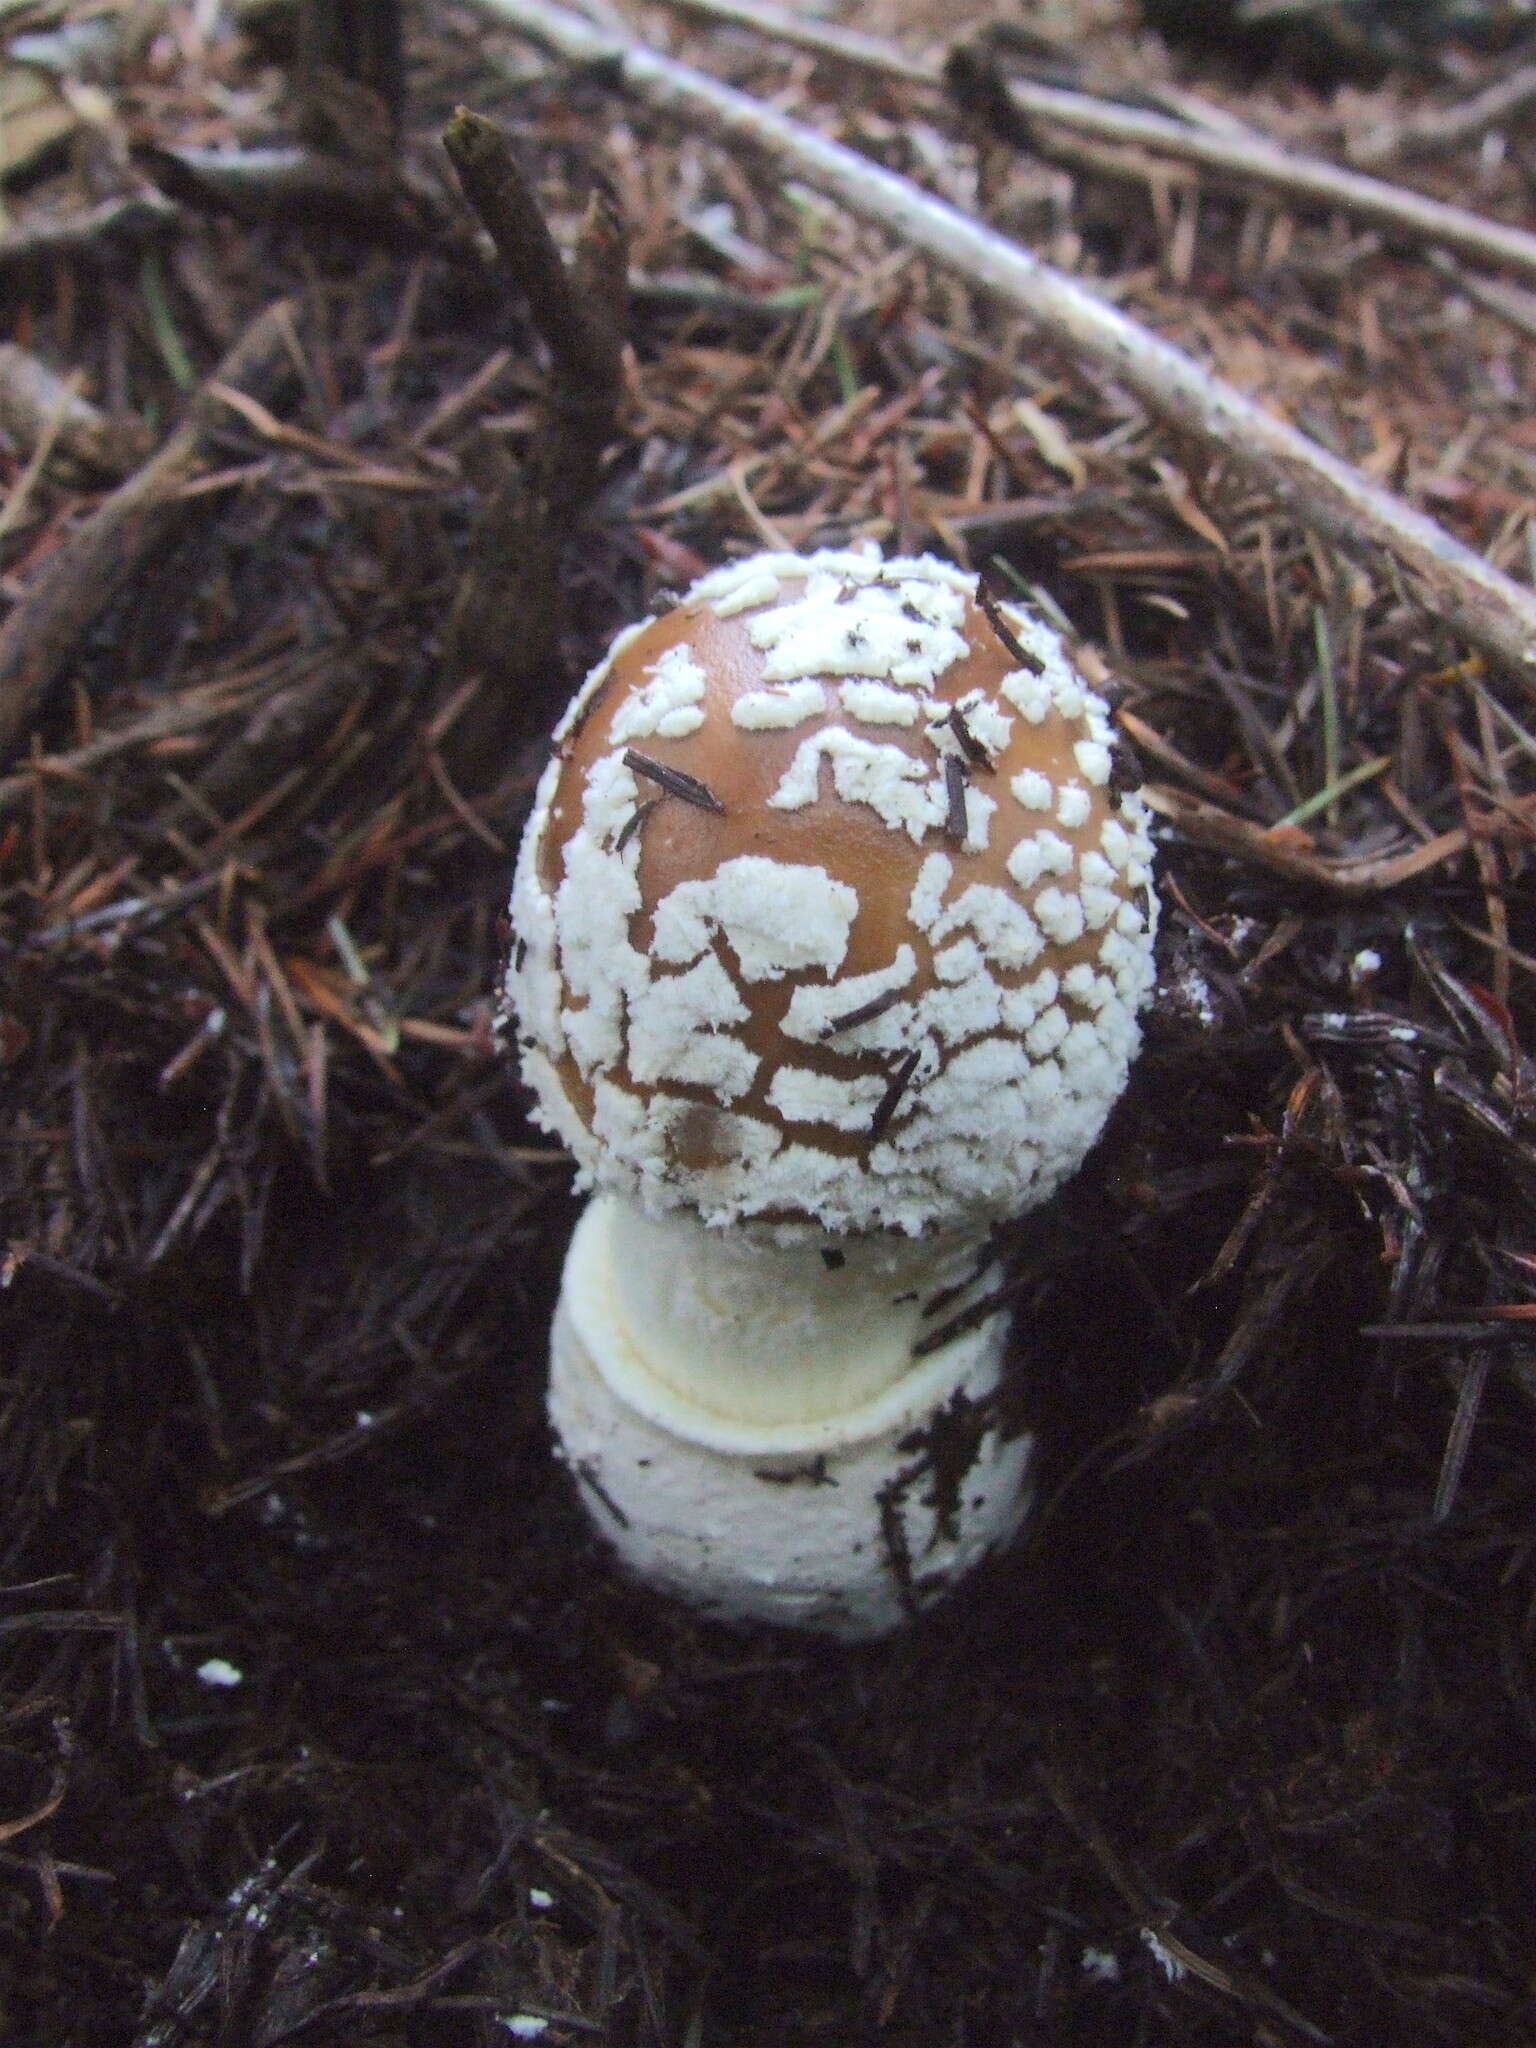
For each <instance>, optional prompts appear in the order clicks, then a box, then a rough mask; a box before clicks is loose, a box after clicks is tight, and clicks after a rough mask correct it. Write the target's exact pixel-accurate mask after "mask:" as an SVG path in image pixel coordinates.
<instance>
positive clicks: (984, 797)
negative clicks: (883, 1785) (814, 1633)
mask: <svg viewBox="0 0 1536 2048" xmlns="http://www.w3.org/2000/svg"><path fill="white" fill-rule="evenodd" d="M1150 863H1151V845H1150V841H1149V838H1148V833H1147V822H1146V811H1145V807H1144V805H1143V803H1142V800H1141V798H1140V796H1139V794H1137V793H1136V792H1135V791H1134V790H1130V789H1127V788H1126V787H1125V786H1124V778H1123V777H1122V776H1121V775H1120V774H1118V773H1117V763H1116V756H1115V741H1114V735H1113V733H1112V730H1111V727H1110V723H1109V718H1108V714H1107V711H1106V708H1105V705H1104V703H1103V701H1102V700H1101V699H1100V698H1099V697H1097V696H1096V695H1095V694H1094V693H1093V692H1092V690H1091V689H1089V687H1088V686H1087V684H1086V683H1085V682H1084V680H1083V678H1082V676H1081V675H1080V674H1079V673H1078V672H1077V670H1076V669H1075V667H1074V666H1073V664H1072V661H1071V659H1070V657H1069V655H1068V653H1067V651H1066V649H1065V647H1064V646H1063V644H1062V642H1061V640H1060V639H1059V638H1058V637H1057V635H1056V634H1055V633H1054V632H1052V631H1051V630H1050V629H1049V628H1048V627H1047V626H1046V625H1044V624H1043V623H1042V622H1041V621H1040V620H1039V619H1038V618H1036V617H1034V616H1032V615H1030V614H1027V613H1025V612H1023V611H1021V610H1017V609H1014V608H1011V607H1008V606H1004V605H1000V604H999V603H998V602H997V601H996V600H995V599H994V598H992V597H991V595H990V594H989V593H987V592H986V591H984V590H983V589H982V587H981V586H980V585H978V583H977V581H976V579H975V578H974V577H968V576H966V575H964V574H963V573H962V572H961V571H960V570H958V569H956V568H954V567H952V566H950V565H948V564H946V563H943V562H939V561H936V560H934V559H932V558H930V557H928V556H920V557H917V558H915V559H899V560H892V561H882V560H881V559H880V558H879V556H878V554H877V553H874V552H868V553H865V552H859V551H834V550H829V551H824V552H821V553H818V554H813V555H809V556H798V555H790V554H767V555H758V556H755V557H753V558H752V559H750V560H746V561H741V562H737V563H734V564H732V565H731V566H729V567H727V568H723V569H719V570H716V571H714V572H713V573H711V574H709V575H707V576H705V577H704V578H703V579H702V580H701V581H699V582H698V583H696V584H695V585H694V586H693V588H692V589H691V590H690V591H689V592H688V593H687V595H686V596H685V597H684V598H683V599H682V600H681V602H680V603H679V604H678V605H677V606H676V607H675V608H673V609H672V610H670V611H668V612H667V613H665V614H664V615H663V616H661V617H658V618H653V619H649V620H647V621H645V622H643V623H642V624H639V625H637V626H632V627H629V628H628V629H626V630H625V631H623V632H621V633H620V634H619V636H618V638H617V639H616V640H615V642H614V644H613V647H612V649H611V650H610V652H609V654H608V656H607V658H606V659H605V660H604V661H603V662H602V663H600V665H599V666H598V667H597V668H596V669H595V670H594V671H593V673H592V674H591V675H590V676H589V677H588V678H587V681H586V683H585V685H584V686H583V688H582V689H581V690H580V692H579V693H578V695H577V697H576V699H575V701H574V702H573V704H572V705H571V707H570V709H569V711H568V712H567V714H566V716H565V718H564V720H563V721H562V723H561V725H560V726H559V727H558V728H557V731H556V734H555V752H554V757H553V759H552V760H551V761H550V763H549V766H548V768H547V770H546V771H545V774H544V777H543V779H542V781H541V783H540V786H539V790H538V794H537V797H536V800H535V803H534V808H533V812H532V815H531V818H530V820H529V823H528V827H527V831H526V833H525V836H524V839H523V843H522V849H521V853H520V856H519V861H518V870H517V878H516V882H515V885H514V889H513V895H512V905H511V915H512V926H513V934H514V943H513V949H512V957H511V963H510V966H509V969H508V973H507V983H506V993H507V1020H506V1021H508V1022H509V1023H510V1022H511V1021H513V1020H515V1026H516V1031H517V1036H518V1042H519V1045H520V1048H521V1053H522V1064H523V1073H524V1076H525V1078H526V1080H527V1082H528V1083H529V1084H530V1085H531V1087H532V1090H533V1093H534V1096H535V1098H536V1107H535V1112H534V1113H535V1115H536V1116H537V1117H538V1119H539V1121H540V1122H541V1123H542V1124H543V1125H544V1126H545V1127H546V1128H547V1129H549V1130H550V1131H552V1132H554V1133H556V1134H557V1135H558V1136H559V1137H560V1138H562V1139H563V1140H564V1142H565V1143H566V1144H567V1145H568V1146H569V1148H570V1149H571V1151H572V1152H573V1153H574V1154H575V1157H576V1160H577V1162H578V1165H579V1168H580V1173H581V1177H582V1181H583V1183H584V1184H585V1185H588V1186H591V1187H593V1188H595V1190H596V1193H595V1195H594V1197H593V1199H592V1201H591V1202H590V1204H589V1205H588V1207H587V1208H586V1210H585V1212H584V1214H583V1216H582V1218H581V1220H580V1222H579V1224H578V1227H577V1229H576V1233H575V1236H574V1239H573V1242H572V1245H571V1248H570V1253H569V1257H568V1259H567V1263H566V1268H565V1274H564V1280H563V1285H562V1289H561V1296H560V1302H559V1306H558V1309H557V1311H556V1316H555V1323H554V1329H553V1334H552V1340H551V1353H552V1371H551V1384H550V1396H549V1401H550V1414H551V1417H552V1420H553V1425H554V1430H555V1435H556V1439H557V1443H558V1445H559V1448H560V1450H561V1453H562V1455H563V1457H564V1458H565V1460H566V1461H567V1463H568V1465H569V1466H570V1469H571V1470H572V1472H573V1473H574V1475H575V1478H576V1481H577V1484H578V1486H579V1488H580V1491H581V1494H582V1496H583V1498H584V1501H585V1504H586V1506H587V1509H588V1510H589V1512H590V1514H591V1516H592V1518H593V1519H594V1521H595V1522H596V1524H597V1526H598V1528H599V1529H600V1530H601V1531H602V1532H603V1533H604V1535H605V1536H606V1537H607V1538H608V1539H609V1541H610V1542H611V1543H612V1545H613V1547H614V1548H615V1549H616V1550H617V1551H618V1553H619V1555H620V1557H621V1559H622V1560H623V1561H624V1562H625V1563H626V1564H627V1565H628V1566H629V1567H630V1568H631V1570H632V1571H634V1572H635V1573H637V1574H638V1575H639V1576H640V1577H641V1578H642V1579H644V1580H646V1581H648V1582H649V1583H651V1584H653V1585H655V1586H658V1587H660V1588H663V1589H665V1590H667V1591H670V1592H672V1593H675V1594H678V1595H681V1596H682V1597H683V1598H685V1599H687V1600H689V1601H691V1602H693V1603H694V1604H695V1605H697V1606H700V1607H703V1608H704V1609H706V1610H707V1611H709V1612H711V1613H713V1614H715V1615H718V1616H721V1617H724V1618H728V1619H763V1620H769V1621H775V1622H782V1623H792V1624H797V1625H801V1626H805V1627H809V1628H814V1629H819V1630H823V1631H826V1632H829V1633H831V1634H834V1635H838V1636H842V1637H845V1638H857V1637H863V1636H872V1635H878V1634H881V1633H883V1632H885V1631H887V1630H889V1629H891V1628H893V1627H895V1626H897V1625H899V1624H900V1623H901V1622H902V1621H903V1620H904V1619H906V1618H909V1617H910V1616H911V1615H912V1614H913V1613H915V1612H916V1611H917V1610H918V1609H919V1608H921V1607H923V1606H925V1605H927V1604H928V1603H929V1602H930V1601H931V1600H933V1599H934V1598H936V1597H938V1596H939V1595H940V1594H942V1593H943V1592H944V1591H945V1590H946V1589H947V1588H948V1587H950V1586H951V1585H952V1584H953V1583H954V1582H955V1581H956V1580H957V1579H958V1578H959V1577H960V1576H961V1574H963V1573H964V1572H965V1571H967V1570H968V1569H969V1568H970V1567H971V1566H972V1565H973V1564H974V1563H976V1562H977V1560H978V1559H980V1558H981V1557H982V1556H983V1555H985V1554H986V1553H987V1552H988V1551H990V1550H992V1549H994V1548H996V1547H997V1546H999V1545H1001V1544H1002V1543H1004V1542H1005V1541H1006V1540H1007V1539H1008V1538H1009V1537H1010V1536H1011V1535H1012V1534H1013V1532H1014V1531H1015V1529H1016V1528H1017V1526H1018V1524H1019V1521H1020V1519H1021V1517H1022V1516H1023V1514H1024V1512H1025V1509H1026V1507H1027V1504H1028V1497H1029V1491H1030V1483H1031V1471H1030V1467H1031V1454H1032V1447H1031V1439H1030V1438H1029V1436H1028V1435H1027V1434H1025V1433H1024V1432H1023V1431H1022V1430H1021V1429H1019V1428H1018V1427H1017V1426H1016V1425H1015V1424H1014V1423H1012V1422H1011V1421H1010V1418H1009V1416H1008V1415H1007V1414H1006V1413H1005V1411H1004V1404H1003V1401H1002V1399H1001V1395H1002V1389H1003V1366H1004V1358H1005V1350H1006V1340H1007V1315H1006V1313H1005V1312H1004V1311H1003V1310H1002V1309H1001V1308H999V1307H997V1306H996V1305H995V1299H994V1297H995V1292H996V1274H995V1271H994V1272H991V1273H989V1271H988V1268H989V1264H990V1261H991V1231H992V1228H993V1226H994V1225H995V1224H996V1223H997V1222H999V1221H1000V1220H1002V1219H1006V1218H1009V1217H1012V1216H1014V1215H1016V1214H1017V1213H1018V1212H1020V1211H1021V1210H1024V1209H1028V1208H1031V1207H1033V1206H1035V1205H1036V1204H1038V1203H1041V1202H1044V1201H1046V1200H1047V1199H1048V1198H1049V1197H1050V1195H1051V1194H1052V1193H1053V1192H1054V1191H1055V1190H1056V1189H1057V1188H1058V1187H1059V1186H1060V1185H1061V1183H1062V1182H1063V1181H1064V1180H1065V1179H1066V1178H1067V1177H1068V1176H1069V1175H1070V1174H1072V1173H1073V1172H1074V1171H1075V1170H1076V1169H1077V1167H1078V1166H1079V1164H1080V1163H1081V1161H1082V1159H1083V1157H1084V1155H1085V1154H1086V1153H1087V1152H1088V1150H1089V1148H1090V1147H1091V1146H1092V1145H1093V1143H1094V1142H1095V1140H1096V1139H1097V1137H1098V1135H1099V1132H1100V1130H1101V1129H1102V1127H1103V1124H1104V1121H1105V1118H1106V1116H1107V1115H1108V1113H1109V1110H1110V1108H1111V1106H1112V1105H1113V1103H1114V1102H1115V1100H1116V1098H1117V1096H1118V1095H1119V1094H1120V1092H1121V1089H1122V1087H1123V1086H1124V1083H1125V1079H1126V1072H1127V1068H1128V1066H1129V1064H1130V1061H1131V1058H1132V1056H1133V1054H1134V1052H1135V1050H1136V1047H1137V1044H1138V1030H1137V1025H1136V1013H1137V1011H1138V1009H1139V1008H1140V1006H1141V1004H1142V1003H1143V1001H1144V1000H1145V998H1146V995H1147V992H1148V989H1149V988H1150V986H1151V982H1152V935H1153V930H1154V927H1155V922H1156V901H1155V897H1154V895H1153V891H1152V887H1151V866H1150Z"/></svg>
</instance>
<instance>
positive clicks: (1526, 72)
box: [1350, 64, 1536, 164]
mask: <svg viewBox="0 0 1536 2048" xmlns="http://www.w3.org/2000/svg"><path fill="white" fill-rule="evenodd" d="M1533 103H1536V64H1521V65H1518V66H1517V67H1516V68H1515V70H1513V71H1511V72H1510V73H1509V75H1508V76H1507V77H1506V78H1496V79H1495V80H1494V81H1493V83H1492V85H1487V86H1484V87H1483V89H1482V91H1481V92H1476V93H1473V94H1472V96H1471V97H1470V98H1469V99H1464V100H1458V101H1457V102H1456V104H1455V105H1454V106H1449V107H1427V108H1425V109H1424V110H1423V111H1422V112H1416V113H1412V114H1409V115H1407V116H1406V117H1405V118H1404V119H1403V120H1401V121H1389V122H1386V123H1384V124H1383V125H1382V126H1381V127H1379V128H1373V129H1372V130H1371V132H1370V134H1369V135H1364V136H1362V137H1361V138H1360V140H1359V142H1358V143H1356V144H1355V146H1354V148H1353V149H1351V151H1350V155H1351V156H1352V157H1353V158H1354V160H1355V162H1356V163H1357V164H1380V163H1387V162H1389V161H1390V160H1391V159H1392V158H1394V157H1405V156H1427V155H1432V154H1433V153H1434V152H1435V151H1437V150H1442V149H1458V148H1460V146H1461V145H1462V143H1464V142H1471V141H1473V140H1474V139H1475V138H1476V137H1477V136H1479V135H1486V134H1487V133H1488V131H1489V129H1491V128H1496V127H1498V126H1499V125H1500V124H1501V123H1502V122H1505V121H1511V120H1513V119H1514V117H1515V116H1516V115H1517V114H1523V113H1524V112H1525V110H1526V108H1527V107H1529V106H1530V105H1532V104H1533Z"/></svg>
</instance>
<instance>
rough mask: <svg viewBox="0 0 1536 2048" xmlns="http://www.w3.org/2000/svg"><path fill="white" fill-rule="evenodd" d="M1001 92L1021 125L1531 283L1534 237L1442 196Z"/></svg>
mask: <svg viewBox="0 0 1536 2048" xmlns="http://www.w3.org/2000/svg"><path fill="white" fill-rule="evenodd" d="M1007 93H1008V99H1009V101H1010V102H1011V104H1012V106H1013V108H1014V110H1015V112H1016V113H1017V114H1018V115H1020V116H1022V117H1023V119H1024V120H1026V121H1039V120H1043V121H1045V122H1048V123H1049V124H1050V125H1051V126H1052V127H1057V128H1065V129H1067V130H1068V131H1069V132H1070V133H1072V134H1076V135H1083V136H1087V137H1090V138H1091V139H1092V140H1093V141H1095V142H1108V143H1113V144H1116V145H1118V146H1121V147H1127V146H1128V147H1131V148H1135V149H1145V150H1148V151H1150V152H1151V153H1152V154H1153V155H1156V156H1161V157H1167V158H1169V159H1171V160H1172V161H1173V162H1175V163H1183V164H1193V165H1195V166H1197V167H1198V168H1199V169H1201V170H1204V171H1209V172H1211V173H1213V174H1214V175H1215V176H1216V177H1218V178H1223V179H1226V180H1227V181H1229V182H1231V183H1236V184H1245V185H1262V186H1263V187H1264V188H1265V190H1266V191H1269V192H1274V193H1279V194H1281V195H1283V196H1284V197H1285V198H1286V199H1290V200H1295V201H1298V202H1300V203H1301V204H1303V205H1312V206H1325V207H1329V208H1331V209H1332V210H1334V211H1335V212H1338V213H1343V214H1347V215H1348V216H1349V217H1350V218H1351V219H1352V220H1357V221H1362V222H1364V223H1366V224H1367V225H1369V226H1372V227H1378V228H1380V229H1382V230H1383V232H1384V233H1386V234H1387V235H1390V236H1397V237H1401V238H1404V239H1406V240H1409V241H1413V242H1422V243H1424V244H1426V245H1427V246H1429V247H1432V248H1441V249H1454V250H1455V252H1456V254H1457V255H1458V256H1465V257H1470V258H1472V259H1473V260H1474V261H1475V262H1478V263H1487V264H1491V265H1493V266H1494V267H1495V268H1498V269H1503V270H1512V271H1517V272H1519V274H1520V275H1521V276H1522V277H1527V278H1536V235H1532V234H1528V233H1527V232H1526V230H1525V229H1524V228H1515V227H1507V226H1506V225H1505V224H1504V222H1503V221H1497V220H1488V219H1486V218H1485V217H1484V216H1483V215H1482V214H1478V213H1472V212H1470V211H1469V210H1468V209H1467V208H1466V207H1464V206H1448V205H1447V204H1446V202H1445V201H1444V200H1442V199H1428V198H1426V197H1425V196H1424V194H1423V193H1422V192H1410V191H1409V190H1408V189H1407V188H1406V187H1405V186H1402V185H1392V184H1389V183H1387V181H1386V180H1385V179H1382V178H1372V177H1369V176H1368V175H1367V174H1366V173H1365V172H1363V171H1348V170H1344V169H1342V168H1341V167H1340V166H1339V165H1338V164H1330V163H1326V162H1324V161H1323V160H1322V159H1321V158H1319V157H1307V156H1298V155H1297V154H1295V153H1294V152H1293V151H1291V150H1288V149H1282V148H1281V147H1280V145H1279V144H1278V143H1275V142H1266V141H1261V140H1259V139H1258V138H1257V137H1254V138H1252V139H1249V138H1246V137H1245V138H1244V139H1243V140H1242V141H1240V142H1236V141H1233V140H1232V138H1231V137H1230V136H1225V135H1212V134H1210V133H1208V132H1206V131H1204V130H1201V129H1198V128H1190V127H1187V126H1186V125H1185V124H1184V123H1183V122H1181V121H1170V120H1169V119H1168V117H1167V115H1166V114H1149V113H1144V112H1143V111H1142V110H1141V109H1140V108H1139V107H1122V106H1116V105H1114V104H1113V103H1111V102H1110V101H1108V100H1101V99H1094V98H1091V97H1090V96H1089V95H1088V94H1087V93H1080V92H1062V91H1060V90H1059V89H1058V88H1057V87H1055V86H1051V85H1037V84H1035V83H1034V82H1033V81H1032V80H1030V79H1010V80H1009V82H1008V85H1007Z"/></svg>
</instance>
